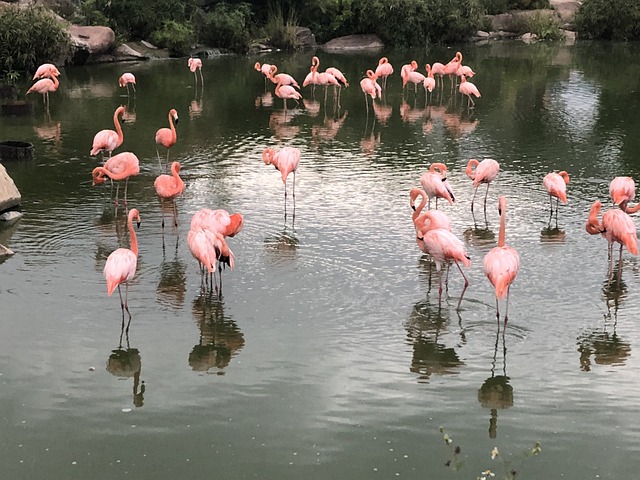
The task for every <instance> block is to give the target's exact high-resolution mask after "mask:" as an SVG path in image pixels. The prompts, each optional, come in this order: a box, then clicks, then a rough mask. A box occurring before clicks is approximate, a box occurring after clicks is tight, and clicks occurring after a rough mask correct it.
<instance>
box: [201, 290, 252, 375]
mask: <svg viewBox="0 0 640 480" xmlns="http://www.w3.org/2000/svg"><path fill="white" fill-rule="evenodd" d="M192 311H193V315H194V317H195V319H196V322H197V324H198V328H199V329H200V338H199V339H198V343H197V344H196V345H195V346H194V347H193V349H192V350H191V352H190V353H189V366H190V367H191V369H192V370H194V371H196V372H209V370H211V369H212V368H215V369H216V371H215V373H216V374H217V375H224V373H225V372H224V369H225V368H226V367H228V366H229V364H230V363H231V359H232V358H233V357H235V356H236V355H237V354H238V352H240V350H242V347H244V344H245V340H244V335H243V333H242V331H241V330H240V329H239V328H238V325H237V324H236V322H235V321H234V320H233V318H231V317H229V316H228V315H225V314H224V302H223V301H222V299H221V298H217V297H214V296H213V295H211V294H205V295H200V296H199V297H197V298H196V299H195V300H194V302H193V308H192Z"/></svg>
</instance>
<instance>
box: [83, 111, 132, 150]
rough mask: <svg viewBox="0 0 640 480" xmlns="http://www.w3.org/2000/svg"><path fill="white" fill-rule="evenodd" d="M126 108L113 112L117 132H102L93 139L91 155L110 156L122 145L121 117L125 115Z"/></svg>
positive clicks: (106, 130)
mask: <svg viewBox="0 0 640 480" xmlns="http://www.w3.org/2000/svg"><path fill="white" fill-rule="evenodd" d="M124 111H125V108H124V107H123V106H120V107H118V108H116V111H115V112H113V124H114V126H115V128H116V129H115V130H108V129H105V130H100V131H99V132H98V133H96V134H95V136H94V137H93V145H92V146H91V152H90V155H92V156H93V155H97V154H98V153H100V152H107V153H108V154H109V156H111V153H112V152H113V151H114V150H115V149H116V148H118V147H119V146H120V145H122V142H123V140H124V135H123V133H122V127H121V126H120V121H119V117H120V115H122V114H124Z"/></svg>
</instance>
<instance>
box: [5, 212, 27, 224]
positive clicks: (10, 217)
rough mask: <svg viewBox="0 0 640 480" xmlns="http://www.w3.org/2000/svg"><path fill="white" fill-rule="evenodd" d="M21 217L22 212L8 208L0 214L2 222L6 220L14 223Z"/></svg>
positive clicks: (8, 222)
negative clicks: (8, 209)
mask: <svg viewBox="0 0 640 480" xmlns="http://www.w3.org/2000/svg"><path fill="white" fill-rule="evenodd" d="M21 218H22V213H21V212H16V211H15V210H10V211H8V212H4V213H3V214H2V215H0V220H2V221H3V222H7V224H11V223H15V222H17V221H18V220H20V219H21Z"/></svg>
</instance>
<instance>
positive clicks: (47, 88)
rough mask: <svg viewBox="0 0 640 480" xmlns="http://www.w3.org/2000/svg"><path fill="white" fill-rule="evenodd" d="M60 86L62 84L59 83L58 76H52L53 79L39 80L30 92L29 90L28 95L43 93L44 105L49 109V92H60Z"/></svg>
mask: <svg viewBox="0 0 640 480" xmlns="http://www.w3.org/2000/svg"><path fill="white" fill-rule="evenodd" d="M59 86H60V82H58V77H57V76H56V75H51V78H43V79H42V80H38V81H37V82H36V83H34V84H33V85H32V86H31V88H30V89H29V90H27V95H29V94H30V93H41V94H42V99H43V101H44V105H45V107H46V108H47V110H48V109H49V92H55V91H56V90H58V87H59Z"/></svg>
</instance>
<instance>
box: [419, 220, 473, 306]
mask: <svg viewBox="0 0 640 480" xmlns="http://www.w3.org/2000/svg"><path fill="white" fill-rule="evenodd" d="M428 213H430V212H428ZM423 241H424V246H425V249H426V251H427V253H428V254H429V255H431V258H432V259H433V261H434V262H435V264H436V270H437V271H438V274H439V276H440V288H439V289H438V300H439V301H442V264H443V263H444V262H446V261H449V260H452V261H453V262H454V263H455V264H456V266H457V267H458V270H460V273H461V274H462V278H464V287H463V289H462V294H461V295H460V300H458V306H457V308H458V309H460V303H461V302H462V297H463V296H464V292H465V291H466V290H467V287H468V286H469V280H468V279H467V277H466V275H465V274H464V272H463V271H462V268H461V267H460V264H459V263H458V262H462V264H463V265H464V266H465V267H467V268H468V267H469V266H471V260H470V259H469V256H468V255H467V252H466V251H465V249H464V244H463V243H462V242H461V241H460V239H459V238H458V237H456V236H455V235H454V234H453V233H451V232H450V231H449V230H445V229H444V228H436V229H433V230H429V231H428V232H426V233H425V234H424V236H423ZM447 283H448V281H447Z"/></svg>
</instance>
